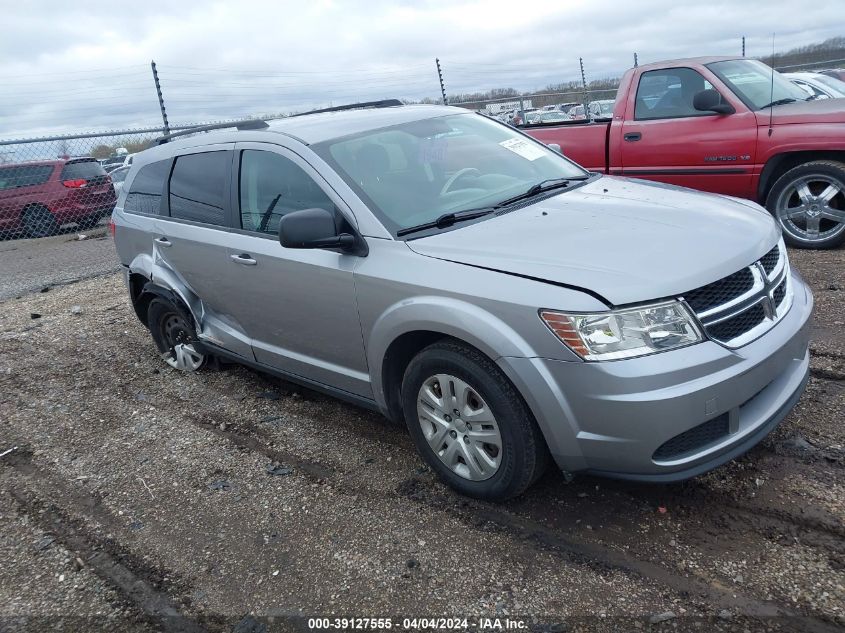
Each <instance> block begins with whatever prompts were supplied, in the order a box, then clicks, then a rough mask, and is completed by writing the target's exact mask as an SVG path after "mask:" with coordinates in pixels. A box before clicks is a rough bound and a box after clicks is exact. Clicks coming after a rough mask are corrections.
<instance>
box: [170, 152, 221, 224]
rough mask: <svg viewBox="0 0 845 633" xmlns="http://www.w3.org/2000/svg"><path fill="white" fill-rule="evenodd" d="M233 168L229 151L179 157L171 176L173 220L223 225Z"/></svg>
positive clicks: (171, 210)
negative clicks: (228, 185)
mask: <svg viewBox="0 0 845 633" xmlns="http://www.w3.org/2000/svg"><path fill="white" fill-rule="evenodd" d="M231 166H232V152H230V151H216V152H202V153H199V154H186V155H185V156H179V157H177V158H176V164H175V165H174V166H173V174H172V175H171V177H170V217H172V218H177V219H180V220H190V221H192V222H202V223H204V224H215V225H218V226H224V225H225V224H226V206H227V205H226V192H227V183H228V181H229V176H230V170H231Z"/></svg>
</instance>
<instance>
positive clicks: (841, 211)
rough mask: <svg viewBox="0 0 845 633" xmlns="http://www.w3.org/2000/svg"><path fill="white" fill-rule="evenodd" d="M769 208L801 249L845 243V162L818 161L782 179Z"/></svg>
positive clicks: (786, 236) (788, 240)
mask: <svg viewBox="0 0 845 633" xmlns="http://www.w3.org/2000/svg"><path fill="white" fill-rule="evenodd" d="M766 207H767V208H768V209H769V211H770V212H771V213H772V215H774V216H775V219H777V221H778V223H779V224H780V225H781V228H782V229H783V239H784V241H786V243H787V244H789V245H790V246H795V247H798V248H834V247H836V246H839V245H840V244H842V243H843V242H845V164H843V163H840V162H837V161H832V160H816V161H811V162H809V163H804V164H803V165H798V166H797V167H794V168H792V169H790V170H789V171H788V172H786V173H785V174H784V175H783V176H781V177H780V178H778V180H777V182H775V184H774V186H773V187H772V190H771V191H770V192H769V195H768V196H767V198H766Z"/></svg>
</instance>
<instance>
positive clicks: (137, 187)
mask: <svg viewBox="0 0 845 633" xmlns="http://www.w3.org/2000/svg"><path fill="white" fill-rule="evenodd" d="M170 162H171V161H170V160H160V161H158V162H156V163H150V164H149V165H144V166H143V167H141V169H139V170H138V173H137V174H136V175H135V179H134V180H133V181H132V186H131V187H130V188H129V193H128V194H127V196H126V202H124V204H123V210H124V211H126V212H128V213H146V214H151V215H158V214H159V213H161V196H162V193H163V192H164V183H165V182H167V176H168V175H169V174H170Z"/></svg>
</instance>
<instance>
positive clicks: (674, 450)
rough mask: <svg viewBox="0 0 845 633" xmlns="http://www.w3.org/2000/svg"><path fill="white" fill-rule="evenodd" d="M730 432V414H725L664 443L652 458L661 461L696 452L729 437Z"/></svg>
mask: <svg viewBox="0 0 845 633" xmlns="http://www.w3.org/2000/svg"><path fill="white" fill-rule="evenodd" d="M728 432H729V420H728V414H727V413H723V414H722V415H720V416H719V417H718V418H713V419H712V420H708V421H707V422H705V423H704V424H699V425H698V426H694V427H692V428H691V429H690V430H688V431H684V432H683V433H681V434H680V435H676V436H675V437H673V438H672V439H671V440H669V441H668V442H664V443H663V444H661V445H660V447H659V448H658V449H657V450H656V451H654V455H652V456H651V458H652V459H654V460H658V461H660V460H667V459H674V458H677V457H680V456H681V455H685V454H686V453H692V452H695V451H697V450H700V449H702V448H704V447H705V446H707V445H708V444H713V443H714V442H716V441H718V440H720V439H722V438H723V437H725V436H727V435H728Z"/></svg>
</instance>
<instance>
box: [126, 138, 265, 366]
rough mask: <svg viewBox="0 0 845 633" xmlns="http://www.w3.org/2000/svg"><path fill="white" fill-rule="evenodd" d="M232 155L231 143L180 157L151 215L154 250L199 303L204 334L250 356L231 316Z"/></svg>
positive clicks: (245, 338) (243, 334) (245, 337)
mask: <svg viewBox="0 0 845 633" xmlns="http://www.w3.org/2000/svg"><path fill="white" fill-rule="evenodd" d="M233 158H234V144H233V143H226V144H215V145H205V146H203V147H201V148H197V149H195V150H193V151H187V152H185V153H182V154H180V155H178V156H176V158H175V159H174V162H173V165H172V168H171V171H170V177H169V179H168V181H167V186H166V188H165V191H164V199H165V205H164V208H163V209H162V214H161V215H159V216H153V217H152V218H151V219H152V223H153V252H154V256H155V258H156V259H157V262H158V263H159V264H163V265H164V266H165V267H166V268H167V269H169V274H171V275H173V276H174V277H175V280H174V283H175V285H178V286H179V287H181V288H185V289H187V290H188V292H190V293H191V294H192V295H193V298H194V299H196V300H198V301H199V302H200V303H201V306H202V309H201V311H200V313H199V314H197V318H198V319H200V336H201V337H202V338H205V339H208V340H210V341H211V342H213V343H215V344H217V345H220V346H222V347H224V348H226V349H228V350H229V351H232V352H235V353H236V354H239V355H240V356H243V357H245V358H247V359H249V360H252V346H251V344H250V340H249V337H248V335H247V334H246V332H245V331H244V329H243V328H242V327H241V326H240V324H239V323H238V322H237V319H236V318H235V317H234V316H233V312H232V305H233V303H234V302H235V301H236V300H235V299H234V298H233V297H231V295H230V292H229V285H230V283H229V280H228V279H227V275H231V274H232V267H231V264H230V260H229V256H228V246H229V242H230V241H231V235H232V234H231V222H232V220H231V218H232V215H233V214H232V210H231V192H230V187H231V180H232V161H233ZM133 189H134V183H133ZM130 195H132V194H131V193H130ZM237 300H242V299H237Z"/></svg>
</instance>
